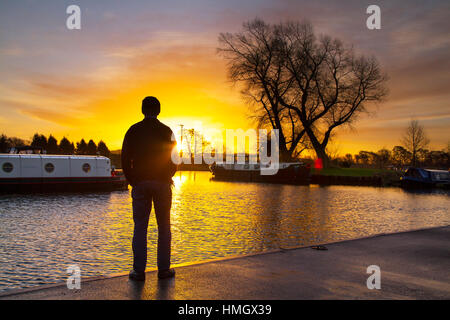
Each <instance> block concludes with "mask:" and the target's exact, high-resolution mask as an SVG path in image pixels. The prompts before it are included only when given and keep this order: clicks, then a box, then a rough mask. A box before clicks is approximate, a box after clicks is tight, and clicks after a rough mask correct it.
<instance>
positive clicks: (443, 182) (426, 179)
mask: <svg viewBox="0 0 450 320" xmlns="http://www.w3.org/2000/svg"><path fill="white" fill-rule="evenodd" d="M400 179H401V180H400V183H401V186H402V187H403V188H445V189H448V188H449V187H450V173H449V172H448V171H446V170H434V169H422V168H413V167H411V168H408V170H406V172H405V174H404V175H403V176H402V177H401V178H400Z"/></svg>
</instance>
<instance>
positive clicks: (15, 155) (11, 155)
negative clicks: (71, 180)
mask: <svg viewBox="0 0 450 320" xmlns="http://www.w3.org/2000/svg"><path fill="white" fill-rule="evenodd" d="M0 158H52V159H55V158H62V159H67V158H71V159H109V158H108V157H104V156H90V155H70V154H67V155H63V154H20V153H0Z"/></svg>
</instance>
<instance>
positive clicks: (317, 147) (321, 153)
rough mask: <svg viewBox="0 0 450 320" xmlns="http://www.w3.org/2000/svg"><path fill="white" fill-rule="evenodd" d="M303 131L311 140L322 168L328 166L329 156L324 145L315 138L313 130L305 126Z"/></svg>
mask: <svg viewBox="0 0 450 320" xmlns="http://www.w3.org/2000/svg"><path fill="white" fill-rule="evenodd" d="M305 131H306V134H307V135H308V137H309V141H311V144H312V146H313V148H314V151H315V152H316V155H317V158H320V159H322V164H323V167H324V168H328V167H329V166H330V158H329V157H328V155H327V153H326V151H325V147H326V146H322V144H321V143H320V142H319V140H317V138H316V136H315V135H314V132H313V131H312V130H311V129H310V128H305Z"/></svg>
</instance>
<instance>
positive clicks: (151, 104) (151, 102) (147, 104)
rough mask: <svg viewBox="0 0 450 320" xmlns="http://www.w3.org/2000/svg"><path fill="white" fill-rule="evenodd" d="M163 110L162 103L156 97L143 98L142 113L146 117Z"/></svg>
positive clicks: (154, 115)
mask: <svg viewBox="0 0 450 320" xmlns="http://www.w3.org/2000/svg"><path fill="white" fill-rule="evenodd" d="M160 111H161V105H160V104H159V101H158V99H156V98H155V97H146V98H145V99H144V100H142V113H143V114H144V115H145V116H146V117H156V116H157V115H158V114H159V112H160Z"/></svg>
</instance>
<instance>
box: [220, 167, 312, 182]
mask: <svg viewBox="0 0 450 320" xmlns="http://www.w3.org/2000/svg"><path fill="white" fill-rule="evenodd" d="M211 172H212V173H213V175H214V177H213V179H214V180H218V181H242V182H263V183H282V184H297V185H308V184H309V183H310V170H309V169H308V168H306V167H288V168H284V169H279V170H278V172H277V173H276V174H274V175H261V173H260V171H259V170H234V169H233V170H228V169H225V168H223V167H212V168H211Z"/></svg>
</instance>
